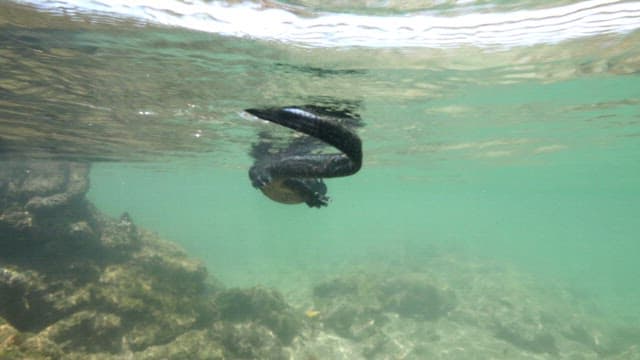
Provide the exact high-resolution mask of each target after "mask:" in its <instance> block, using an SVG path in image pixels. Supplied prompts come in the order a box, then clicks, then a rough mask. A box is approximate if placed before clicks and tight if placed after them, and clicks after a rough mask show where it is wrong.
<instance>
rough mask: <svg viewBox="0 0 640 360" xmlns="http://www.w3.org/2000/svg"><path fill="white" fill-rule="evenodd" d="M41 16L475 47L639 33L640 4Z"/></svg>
mask: <svg viewBox="0 0 640 360" xmlns="http://www.w3.org/2000/svg"><path fill="white" fill-rule="evenodd" d="M18 2H20V3H23V4H28V5H32V6H36V7H38V8H40V9H42V10H45V11H51V12H60V13H62V12H65V13H67V14H69V13H71V14H103V15H104V14H106V15H110V16H115V17H122V18H131V19H136V20H137V21H141V22H147V23H153V24H158V25H165V26H172V27H179V28H185V29H191V30H196V31H203V32H208V33H215V34H220V35H226V36H234V37H247V38H253V39H263V40H269V41H279V42H284V43H292V44H295V45H299V46H306V47H371V48H397V47H423V48H451V47H462V46H474V47H481V48H488V47H494V48H510V47H517V46H530V45H536V44H554V43H558V42H562V41H566V40H571V39H577V38H581V37H585V36H594V35H601V34H612V33H618V34H621V33H629V32H632V31H634V30H637V29H638V28H640V2H637V1H632V2H629V1H614V0H590V1H582V2H579V3H575V4H571V5H564V6H557V7H550V8H543V9H534V10H518V11H512V12H493V13H491V12H484V13H469V14H462V15H457V16H443V15H438V14H435V13H433V12H419V13H407V14H404V15H389V16H369V15H357V14H338V13H319V14H316V16H314V17H302V16H299V15H296V14H294V13H292V12H289V11H287V10H284V9H276V8H262V7H261V6H260V5H259V4H256V3H248V2H245V3H237V4H228V3H225V2H219V1H214V2H203V1H199V0H194V1H175V0H165V1H159V0H109V1H108V2H107V1H105V2H100V1H90V0H59V1H34V0H20V1H18Z"/></svg>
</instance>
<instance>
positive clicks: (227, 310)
mask: <svg viewBox="0 0 640 360" xmlns="http://www.w3.org/2000/svg"><path fill="white" fill-rule="evenodd" d="M216 304H217V306H218V310H219V311H220V314H221V317H222V319H224V320H229V321H234V322H254V323H257V324H260V325H263V326H265V327H266V328H268V329H270V330H271V331H273V333H274V334H276V335H277V336H278V338H279V339H280V340H282V342H283V343H285V344H288V343H290V342H291V341H292V340H293V338H294V337H295V336H296V335H298V333H299V332H300V329H301V325H302V322H301V320H300V318H299V316H297V315H296V313H295V312H294V311H293V309H292V308H291V307H290V306H289V305H288V304H287V303H286V302H285V301H284V299H283V298H282V295H280V293H278V292H277V291H275V290H270V289H265V288H261V287H254V288H251V289H230V290H226V291H222V292H220V293H219V294H218V295H217V296H216Z"/></svg>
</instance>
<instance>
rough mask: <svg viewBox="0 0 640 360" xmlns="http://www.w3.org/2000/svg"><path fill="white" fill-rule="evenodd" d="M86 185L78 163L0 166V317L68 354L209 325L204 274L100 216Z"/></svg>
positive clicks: (127, 346)
mask: <svg viewBox="0 0 640 360" xmlns="http://www.w3.org/2000/svg"><path fill="white" fill-rule="evenodd" d="M88 184H89V181H88V166H87V165H85V164H80V163H69V162H31V161H24V162H6V163H3V164H2V166H0V246H2V248H3V251H2V252H0V294H2V296H0V316H2V317H4V318H5V319H6V320H7V321H8V322H9V323H10V324H11V328H12V329H16V331H17V332H18V333H19V334H24V333H25V332H29V333H32V335H30V336H31V337H29V338H34V339H36V340H37V341H36V340H34V342H35V343H40V344H45V343H52V344H55V348H56V349H58V350H60V351H64V353H65V354H68V355H69V356H72V355H73V354H88V353H93V354H100V353H102V354H118V353H121V352H123V351H139V350H143V349H145V348H147V347H149V346H152V345H157V344H166V343H168V342H171V341H172V340H173V339H175V338H176V337H178V336H180V335H181V334H184V333H185V332H187V331H190V330H192V329H196V328H203V327H205V326H207V325H208V324H211V323H212V322H213V321H214V320H215V319H216V318H217V311H216V310H215V305H214V303H213V299H212V298H211V297H210V296H209V292H208V285H207V272H206V269H205V268H204V266H203V265H202V264H201V263H199V262H197V261H194V260H191V259H189V258H188V257H187V256H186V253H185V252H184V251H183V250H181V249H180V248H178V247H177V246H175V245H173V244H170V243H168V242H165V241H163V240H161V239H159V238H158V237H157V236H156V235H155V234H153V233H151V232H148V231H144V230H140V229H138V228H137V227H136V226H135V225H134V223H133V221H132V219H131V217H130V216H129V215H128V214H126V213H125V214H123V215H122V216H121V217H120V218H119V219H117V220H114V219H111V218H108V217H106V216H104V215H102V214H100V213H99V212H98V211H97V210H96V209H95V208H94V207H93V206H92V205H91V204H90V203H89V202H88V201H87V200H86V199H85V198H84V194H85V192H86V191H87V189H88ZM7 326H9V325H7ZM16 339H18V337H16ZM21 343H22V342H21ZM24 343H28V342H26V341H25V342H24ZM5 353H6V351H5ZM43 354H44V353H43ZM34 358H37V357H35V355H34ZM80 358H82V356H80Z"/></svg>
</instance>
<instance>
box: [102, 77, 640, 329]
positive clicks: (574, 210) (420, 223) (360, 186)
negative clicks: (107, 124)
mask: <svg viewBox="0 0 640 360" xmlns="http://www.w3.org/2000/svg"><path fill="white" fill-rule="evenodd" d="M639 84H640V83H638V78H637V77H636V76H625V77H614V76H594V77H586V78H582V79H578V80H568V81H561V82H555V83H551V84H521V85H504V86H476V87H472V88H470V89H464V90H460V91H459V92H456V93H454V94H452V95H451V96H450V97H447V98H444V99H441V100H438V101H434V102H430V103H429V104H428V105H426V104H419V103H417V104H412V105H409V106H406V107H405V106H402V107H400V111H399V113H395V112H394V111H393V110H390V108H389V104H385V103H379V104H372V105H371V107H373V108H377V107H379V108H384V110H383V111H381V113H382V115H381V114H376V110H367V111H365V114H366V115H365V119H367V121H368V122H370V123H373V124H375V123H376V122H384V123H391V124H398V126H403V124H406V122H407V120H408V119H409V118H410V117H411V116H416V115H412V114H420V113H423V112H425V111H427V112H428V111H429V108H432V107H433V108H442V107H447V106H455V104H459V103H461V102H462V103H464V106H466V107H470V109H469V110H467V111H465V112H464V113H463V114H460V115H458V114H455V115H448V116H447V117H442V116H438V115H436V116H433V117H435V119H434V118H432V117H431V116H424V121H425V122H427V123H431V124H432V125H429V126H424V130H422V133H420V134H417V135H416V134H415V133H414V132H412V131H396V132H395V133H393V135H396V136H398V137H400V138H399V139H395V138H394V139H389V140H387V141H389V142H391V144H390V145H388V146H385V147H383V148H382V149H380V150H377V153H374V154H373V155H372V157H375V158H381V159H384V160H379V161H380V164H375V163H374V164H371V165H369V166H367V165H366V164H367V162H365V168H364V169H363V170H362V171H361V172H360V173H359V174H357V175H356V176H354V177H351V178H346V179H333V180H329V181H327V182H328V184H329V186H330V193H331V196H332V198H333V201H332V203H331V204H330V206H329V207H328V208H326V209H321V210H315V209H307V208H306V207H304V206H286V205H280V204H277V203H273V202H270V201H269V200H268V199H266V198H265V197H263V196H261V194H260V193H259V192H257V191H255V190H254V189H252V188H251V187H250V186H249V183H248V179H247V175H246V168H244V167H239V168H235V167H223V166H216V165H214V163H215V159H209V158H207V157H203V158H201V159H198V160H194V161H193V162H192V163H191V162H187V163H186V164H182V163H181V162H180V160H177V161H175V163H174V164H173V165H171V164H170V165H167V164H164V165H159V164H156V165H139V166H125V167H123V166H122V165H111V164H98V165H94V168H93V172H92V173H93V179H92V183H93V186H92V191H91V193H90V197H91V198H92V199H94V201H95V202H96V203H97V204H98V206H99V207H100V208H101V209H104V210H106V211H108V212H109V213H111V214H113V215H118V214H119V213H120V212H122V211H125V210H127V211H129V212H130V213H131V214H133V216H134V217H135V218H136V220H137V221H139V222H140V223H141V224H143V225H145V226H147V227H149V228H151V229H154V230H156V231H158V232H160V233H161V234H162V235H164V236H166V237H167V238H170V239H176V241H179V242H180V243H181V244H183V245H184V246H185V247H186V248H187V249H188V250H189V251H190V252H191V253H192V254H194V255H195V256H197V257H199V258H201V259H202V260H204V261H205V262H206V263H207V265H208V267H209V268H210V269H211V270H212V273H214V274H216V275H218V276H220V277H221V278H222V279H224V280H225V281H228V282H230V283H238V284H243V285H247V284H252V283H256V282H258V283H268V284H279V285H280V286H285V285H286V284H282V283H278V278H279V277H282V275H283V273H287V272H288V273H291V272H301V273H302V274H298V275H300V276H302V277H304V276H305V274H304V272H305V271H306V272H309V273H310V274H314V273H316V272H320V273H324V272H326V271H331V269H332V268H334V267H336V266H338V267H340V266H344V265H345V264H349V263H362V264H368V263H370V262H371V263H374V264H375V263H376V262H387V263H392V264H393V263H400V264H402V263H410V262H412V261H418V262H419V261H420V258H419V257H416V256H415V253H416V252H417V253H421V249H423V250H424V251H426V252H427V253H428V252H429V251H432V250H430V246H435V247H444V248H447V249H448V248H453V249H456V251H462V252H464V253H472V254H477V255H480V256H482V257H488V258H492V259H499V261H501V262H505V263H508V264H513V265H516V266H517V267H519V268H521V269H522V270H524V271H527V272H529V273H532V274H536V275H539V276H541V278H542V279H545V281H560V282H563V283H567V284H571V286H573V287H575V288H576V289H579V290H582V291H587V292H588V293H589V294H590V295H591V296H594V297H597V298H598V299H599V300H598V301H600V302H601V303H602V306H603V307H606V308H608V309H609V310H610V311H615V312H622V313H627V312H628V313H631V314H632V315H634V316H637V315H638V314H637V312H636V311H635V310H634V309H635V307H634V304H637V300H638V299H639V295H640V293H639V291H640V288H638V287H637V285H636V281H635V279H637V278H638V277H639V276H640V270H639V269H638V267H637V255H638V254H639V251H638V250H639V249H640V248H639V247H638V242H637V241H636V239H637V233H638V230H639V227H640V224H639V223H638V222H637V221H636V218H637V214H639V213H640V191H639V189H638V184H640V164H639V163H638V157H637V156H638V155H639V154H640V153H639V151H640V143H639V142H638V139H637V136H636V134H637V133H636V132H637V130H638V124H637V116H638V112H637V105H636V103H635V101H637V94H638V90H639V89H640V87H639ZM461 99H463V100H461ZM629 100H631V101H632V102H631V104H626V103H625V102H628V101H629ZM592 104H611V105H610V106H606V107H605V106H602V107H603V108H604V109H598V108H595V109H594V108H593V107H595V106H591V105H592ZM367 105H368V104H367ZM391 106H393V105H391ZM522 107H528V108H530V109H531V112H533V113H541V114H542V115H537V114H535V115H531V114H526V113H521V112H519V111H516V110H512V109H520V108H522ZM567 107H573V108H576V109H579V110H574V111H573V112H563V111H561V110H560V109H562V108H567ZM583 108H584V109H583ZM473 109H480V110H479V111H478V112H485V114H486V115H484V116H482V117H483V118H482V119H478V117H480V116H479V115H478V114H477V112H476V111H474V110H473ZM492 109H495V110H492ZM370 111H372V113H369V112H370ZM492 113H496V114H497V115H492ZM367 115H368V116H367ZM485 116H487V117H488V116H494V118H490V119H487V118H485ZM532 118H535V119H532ZM594 119H595V120H594ZM598 119H604V120H598ZM477 121H482V123H481V124H477V123H475V122H477ZM617 124H620V125H617ZM392 126H393V125H385V127H392ZM440 134H442V135H440ZM420 136H424V137H425V138H426V139H421V138H420ZM440 136H442V137H444V139H445V140H443V141H451V142H461V143H460V144H459V145H450V147H452V148H453V149H451V150H448V151H447V150H438V149H435V146H434V148H433V149H430V148H427V149H417V150H415V151H413V153H412V151H411V150H407V149H406V143H409V142H412V143H419V142H420V141H421V140H424V141H425V142H429V141H434V142H440V141H439V140H438V139H436V138H438V137H440ZM404 137H409V139H405V138H404ZM364 139H365V156H366V155H368V154H369V153H368V152H367V151H366V149H367V147H368V146H372V147H374V148H375V147H376V144H369V143H368V142H367V137H366V135H365V136H364ZM495 139H499V140H495ZM546 144H550V145H546ZM415 147H417V146H416V145H414V148H415ZM374 151H376V150H374ZM393 162H396V163H395V164H394V163H393ZM240 163H241V164H242V163H243V162H240ZM244 164H246V165H247V166H248V165H249V164H250V160H249V159H246V160H244ZM157 167H160V168H162V170H161V171H160V170H158V169H157ZM176 204H180V205H179V210H176V209H175V207H176ZM284 279H285V280H281V281H280V282H287V281H290V280H289V276H284ZM616 306H617V307H616ZM612 307H613V308H612Z"/></svg>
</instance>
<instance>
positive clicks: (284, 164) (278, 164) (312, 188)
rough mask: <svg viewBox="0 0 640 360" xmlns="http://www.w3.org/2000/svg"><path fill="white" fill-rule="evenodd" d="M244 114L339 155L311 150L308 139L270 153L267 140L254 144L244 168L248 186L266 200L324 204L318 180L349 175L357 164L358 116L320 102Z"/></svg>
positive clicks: (359, 149)
mask: <svg viewBox="0 0 640 360" xmlns="http://www.w3.org/2000/svg"><path fill="white" fill-rule="evenodd" d="M245 111H246V112H248V113H249V114H252V115H254V116H256V117H258V118H260V119H263V120H267V121H270V122H273V123H276V124H279V125H282V126H284V127H287V128H290V129H292V130H295V131H298V132H301V133H304V134H306V135H309V136H311V137H312V138H315V139H319V140H321V141H323V142H324V143H326V144H329V145H331V146H334V147H335V148H337V149H338V150H340V151H341V153H337V154H336V153H334V154H319V153H313V152H312V150H315V148H314V146H313V145H311V144H310V142H309V139H310V138H309V137H305V138H302V139H299V140H294V141H292V142H291V143H290V144H289V146H288V147H287V148H286V149H284V150H280V151H277V152H275V153H270V152H269V150H271V145H270V143H268V142H266V141H262V142H260V143H257V144H254V146H253V148H252V151H251V155H252V156H253V157H254V159H255V162H254V164H253V166H252V167H251V169H249V178H250V179H251V183H252V185H253V186H254V187H255V188H257V189H260V190H261V191H262V193H263V194H265V195H266V196H267V197H269V198H270V199H271V200H274V201H277V202H280V203H284V204H299V203H302V202H304V203H306V204H307V205H308V206H309V207H318V208H319V207H322V206H327V204H328V201H329V197H328V196H327V186H326V185H325V183H324V181H323V180H322V178H333V177H342V176H349V175H353V174H355V173H356V172H358V170H360V167H361V166H362V141H361V140H360V138H359V137H358V135H357V134H356V133H355V131H354V130H353V129H352V127H355V126H359V125H360V118H359V117H358V116H357V115H353V114H350V113H349V112H345V111H340V110H335V109H329V108H325V107H320V106H312V105H307V106H301V107H297V106H290V107H281V108H265V109H246V110H245Z"/></svg>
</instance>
